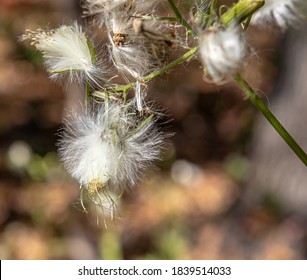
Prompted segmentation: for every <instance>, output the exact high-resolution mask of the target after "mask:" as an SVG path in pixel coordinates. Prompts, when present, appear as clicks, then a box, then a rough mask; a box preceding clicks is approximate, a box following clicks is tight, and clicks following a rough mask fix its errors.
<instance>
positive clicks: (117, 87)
mask: <svg viewBox="0 0 307 280" xmlns="http://www.w3.org/2000/svg"><path fill="white" fill-rule="evenodd" d="M197 51H198V46H197V47H194V48H192V49H190V50H189V51H188V52H186V53H184V54H183V55H182V56H180V57H178V58H177V59H175V60H174V61H172V62H171V63H169V64H167V65H166V66H164V67H162V68H161V69H158V70H157V71H155V72H152V73H150V74H148V75H147V76H145V77H143V78H141V79H140V80H141V81H142V82H148V81H150V80H151V79H153V78H155V77H157V76H160V75H162V74H164V73H165V72H167V71H169V70H171V69H172V68H174V67H175V66H177V65H179V64H181V63H183V62H185V61H187V60H189V59H190V58H192V57H193V56H194V55H195V54H196V53H197ZM135 84H136V82H132V83H129V84H127V85H114V86H113V87H110V88H107V89H106V90H107V91H108V92H123V93H124V94H125V93H126V92H127V91H129V90H130V89H132V88H133V87H134V86H135ZM93 95H94V96H96V97H103V98H104V97H105V94H104V93H100V92H95V93H94V94H93Z"/></svg>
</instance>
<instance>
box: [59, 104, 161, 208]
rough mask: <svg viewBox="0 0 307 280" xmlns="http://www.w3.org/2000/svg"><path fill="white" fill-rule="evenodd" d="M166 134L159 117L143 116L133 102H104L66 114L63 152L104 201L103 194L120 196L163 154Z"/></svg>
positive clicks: (92, 195)
mask: <svg viewBox="0 0 307 280" xmlns="http://www.w3.org/2000/svg"><path fill="white" fill-rule="evenodd" d="M164 138H165V136H164V135H163V134H162V133H161V132H159V131H158V129H157V128H156V126H155V121H154V117H153V115H147V116H140V114H139V112H137V111H136V109H135V107H134V104H133V103H132V102H131V103H129V104H123V103H121V102H111V103H110V104H109V103H103V104H100V105H97V106H95V107H91V108H88V109H82V111H81V113H80V112H79V113H77V112H75V111H74V112H72V114H70V115H69V116H68V117H67V118H66V120H65V127H64V130H63V132H62V134H61V140H60V141H59V154H60V158H61V160H62V162H63V164H64V166H65V167H66V168H67V170H68V171H69V173H70V174H71V175H72V176H73V177H74V178H75V179H76V180H78V181H79V183H80V184H81V186H82V188H83V189H84V190H85V191H86V192H87V194H88V195H89V197H90V198H91V199H92V201H93V202H94V203H98V202H97V201H99V200H97V197H99V196H103V197H108V194H109V193H116V194H118V195H120V194H121V193H122V192H123V191H124V190H125V189H127V188H129V187H132V186H134V185H135V184H136V183H137V182H138V180H139V179H140V178H142V176H143V175H144V172H145V171H146V170H147V169H148V168H149V167H150V166H152V165H153V163H154V161H155V160H157V159H158V158H159V155H160V151H161V146H162V145H163V141H164ZM102 201H104V200H103V199H102Z"/></svg>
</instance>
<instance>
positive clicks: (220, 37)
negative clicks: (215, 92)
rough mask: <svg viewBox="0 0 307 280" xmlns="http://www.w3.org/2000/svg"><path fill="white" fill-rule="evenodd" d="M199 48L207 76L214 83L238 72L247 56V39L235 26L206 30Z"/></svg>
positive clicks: (201, 36)
mask: <svg viewBox="0 0 307 280" xmlns="http://www.w3.org/2000/svg"><path fill="white" fill-rule="evenodd" d="M199 48H200V57H201V61H202V64H203V66H204V68H205V74H206V78H208V79H209V80H212V81H213V82H214V83H220V82H223V81H224V80H225V79H227V78H229V77H230V76H231V75H232V74H234V73H235V72H237V71H238V70H239V69H240V67H241V66H242V63H243V61H244V58H245V56H246V46H245V41H244V39H243V37H242V36H241V34H240V32H239V30H237V29H235V28H233V27H228V28H226V29H224V28H223V29H222V28H220V29H211V30H207V31H204V32H203V33H202V34H201V35H200V38H199Z"/></svg>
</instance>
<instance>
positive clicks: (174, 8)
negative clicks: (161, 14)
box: [168, 0, 195, 34]
mask: <svg viewBox="0 0 307 280" xmlns="http://www.w3.org/2000/svg"><path fill="white" fill-rule="evenodd" d="M168 4H169V5H170V7H171V8H172V10H173V12H174V14H175V15H176V18H177V19H178V21H179V23H180V24H181V25H183V26H184V27H185V28H186V29H187V30H189V31H191V32H192V33H193V34H195V32H194V30H193V29H192V27H191V26H190V24H188V22H187V21H186V20H185V19H184V18H183V16H182V14H181V13H180V11H179V10H178V8H177V6H176V4H175V3H174V1H173V0H168Z"/></svg>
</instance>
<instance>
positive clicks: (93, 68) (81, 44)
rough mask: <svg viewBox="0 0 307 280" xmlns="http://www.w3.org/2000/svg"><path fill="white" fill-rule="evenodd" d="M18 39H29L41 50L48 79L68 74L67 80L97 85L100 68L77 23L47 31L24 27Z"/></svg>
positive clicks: (100, 72) (89, 44)
mask: <svg viewBox="0 0 307 280" xmlns="http://www.w3.org/2000/svg"><path fill="white" fill-rule="evenodd" d="M22 39H31V41H32V44H33V45H34V46H35V47H36V48H37V49H38V50H39V51H41V52H42V54H43V58H44V62H45V65H46V68H47V70H48V71H49V73H50V76H51V78H53V79H58V78H60V77H61V76H63V75H65V74H69V80H70V81H80V80H81V81H82V80H83V79H87V81H89V82H91V83H95V84H98V81H99V78H98V77H99V76H100V77H101V74H102V69H101V68H100V67H98V62H97V61H96V57H95V55H94V54H93V53H92V50H91V47H90V46H91V43H90V41H89V39H88V38H87V37H86V35H85V33H84V32H83V31H82V28H81V26H79V25H78V24H77V23H74V24H73V25H71V26H67V25H62V26H61V27H59V28H58V29H54V30H50V31H43V30H40V29H39V30H37V31H29V30H28V31H27V33H26V34H25V35H23V37H22Z"/></svg>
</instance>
